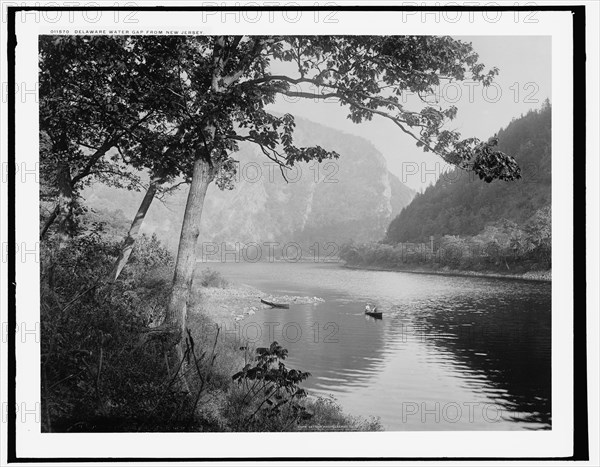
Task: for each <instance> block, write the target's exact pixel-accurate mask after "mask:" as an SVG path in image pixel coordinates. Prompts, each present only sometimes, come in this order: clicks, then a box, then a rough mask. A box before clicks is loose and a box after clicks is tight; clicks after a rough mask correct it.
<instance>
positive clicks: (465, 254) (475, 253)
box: [340, 206, 552, 274]
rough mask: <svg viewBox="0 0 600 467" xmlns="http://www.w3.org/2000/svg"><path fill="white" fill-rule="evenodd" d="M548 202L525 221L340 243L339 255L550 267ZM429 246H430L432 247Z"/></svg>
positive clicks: (503, 269)
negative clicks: (400, 239) (431, 236)
mask: <svg viewBox="0 0 600 467" xmlns="http://www.w3.org/2000/svg"><path fill="white" fill-rule="evenodd" d="M551 217H552V216H551V209H550V206H547V207H544V208H542V209H540V210H538V211H537V212H536V213H535V214H534V215H533V216H532V217H531V219H529V221H528V222H527V223H525V224H524V225H519V224H517V223H515V222H512V221H509V220H506V219H503V220H502V221H500V222H496V223H494V224H491V225H488V226H486V228H485V229H484V230H483V231H482V232H481V233H479V234H478V235H474V236H464V237H461V236H451V235H445V236H443V237H442V238H441V239H439V241H434V242H430V243H398V244H396V245H389V244H386V243H383V242H380V243H363V244H353V243H349V244H345V245H342V246H341V247H340V258H341V259H342V260H343V261H345V262H346V264H347V265H349V266H358V267H384V268H391V269H414V268H422V269H430V270H434V271H435V270H441V269H446V270H455V271H475V272H493V273H505V274H523V273H528V272H532V271H548V270H549V269H551V267H552V230H551ZM432 246H433V248H432Z"/></svg>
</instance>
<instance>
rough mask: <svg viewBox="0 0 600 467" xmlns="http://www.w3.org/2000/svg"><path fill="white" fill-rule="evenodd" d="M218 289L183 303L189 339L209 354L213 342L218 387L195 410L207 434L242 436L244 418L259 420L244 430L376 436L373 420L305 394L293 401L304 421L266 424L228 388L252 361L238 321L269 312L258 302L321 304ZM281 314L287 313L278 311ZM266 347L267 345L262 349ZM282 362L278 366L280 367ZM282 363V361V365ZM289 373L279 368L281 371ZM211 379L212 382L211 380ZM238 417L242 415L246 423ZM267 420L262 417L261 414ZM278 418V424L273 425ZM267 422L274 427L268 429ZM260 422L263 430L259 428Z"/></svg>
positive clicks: (238, 288)
mask: <svg viewBox="0 0 600 467" xmlns="http://www.w3.org/2000/svg"><path fill="white" fill-rule="evenodd" d="M221 283H223V284H226V285H223V286H221V287H211V286H207V287H203V286H198V287H195V288H194V290H193V293H192V297H191V301H190V303H189V305H188V306H189V315H188V326H189V328H190V330H191V333H192V334H193V335H194V337H195V340H197V341H198V342H200V343H201V345H202V346H203V347H206V348H208V349H210V343H211V342H214V348H213V352H214V355H215V356H216V357H215V360H214V368H213V370H212V371H213V375H218V378H217V379H218V380H219V382H218V383H216V384H214V388H213V391H212V393H211V396H210V399H209V400H207V403H206V404H204V405H202V406H201V407H199V413H200V418H201V419H202V420H204V421H206V422H207V423H208V425H210V427H205V428H208V429H209V431H248V430H249V428H248V427H247V426H246V424H247V420H248V418H252V419H253V418H254V417H256V418H258V417H262V418H261V420H260V422H257V421H256V420H254V421H253V423H255V425H256V427H255V428H252V429H250V431H263V430H264V431H382V430H383V426H382V425H381V423H380V421H379V418H377V417H372V416H371V417H360V416H353V415H349V414H348V413H346V412H345V411H344V409H343V407H342V406H341V405H339V404H338V403H337V402H336V400H335V398H333V396H319V395H314V394H310V393H307V394H306V397H305V398H303V399H296V402H295V404H297V407H302V409H301V410H305V411H306V413H307V414H310V417H308V418H306V419H302V420H300V421H297V422H293V423H292V422H291V421H290V420H292V421H293V420H294V419H295V417H296V416H297V415H296V414H295V413H291V414H287V415H281V416H279V418H277V417H276V418H274V419H271V418H269V417H268V416H264V417H263V415H262V412H261V413H260V414H258V409H260V405H258V408H257V403H254V402H253V403H252V404H254V405H251V404H250V402H247V403H244V402H245V400H246V395H247V394H246V393H245V392H244V387H243V386H240V385H237V384H232V382H231V375H234V374H236V373H237V372H239V371H240V369H242V368H243V367H245V366H250V365H251V364H252V362H253V361H254V360H253V358H252V355H254V354H255V346H256V347H257V346H260V344H259V343H254V344H252V343H249V342H247V340H246V339H244V338H243V332H240V330H241V329H243V327H244V322H243V321H244V320H246V319H248V318H250V317H252V316H253V315H258V316H259V315H260V313H261V311H266V310H268V309H270V308H271V307H270V306H269V305H265V304H263V303H261V302H260V300H261V298H262V299H265V300H268V301H273V302H279V303H289V304H317V303H320V302H323V301H324V300H323V299H322V298H319V297H308V296H296V295H276V296H275V295H270V294H266V293H264V292H262V291H261V290H259V289H257V288H255V287H251V286H249V285H246V284H231V283H228V282H227V281H226V280H225V279H223V280H222V281H221ZM283 311H284V312H285V311H287V310H283ZM267 346H268V344H267ZM282 363H283V362H282ZM285 363H287V362H285ZM288 370H289V371H292V369H285V370H284V373H283V374H287V373H285V372H287V371H288ZM213 380H214V377H213ZM240 414H245V415H246V418H244V417H242V416H241V415H240ZM267 415H268V413H267ZM279 419H281V420H279ZM273 420H275V421H277V420H279V421H280V424H279V425H278V424H275V425H273V423H274V422H273ZM263 422H264V425H263V424H262V423H263Z"/></svg>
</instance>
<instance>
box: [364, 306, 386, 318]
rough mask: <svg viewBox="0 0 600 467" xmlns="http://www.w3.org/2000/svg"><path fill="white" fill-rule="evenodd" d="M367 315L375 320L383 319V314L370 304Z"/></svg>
mask: <svg viewBox="0 0 600 467" xmlns="http://www.w3.org/2000/svg"><path fill="white" fill-rule="evenodd" d="M365 315H367V316H371V317H372V318H375V319H383V312H382V311H377V307H376V306H375V305H372V304H370V303H367V305H366V306H365Z"/></svg>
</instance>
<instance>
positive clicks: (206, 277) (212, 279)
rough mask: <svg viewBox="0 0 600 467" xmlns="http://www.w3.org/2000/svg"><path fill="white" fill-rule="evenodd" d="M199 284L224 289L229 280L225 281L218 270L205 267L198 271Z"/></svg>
mask: <svg viewBox="0 0 600 467" xmlns="http://www.w3.org/2000/svg"><path fill="white" fill-rule="evenodd" d="M200 285H201V286H202V287H216V288H220V289H224V288H226V287H228V286H229V282H227V279H225V278H224V277H223V276H222V275H221V273H220V272H218V271H213V270H212V269H210V268H206V269H204V270H203V271H202V272H201V273H200Z"/></svg>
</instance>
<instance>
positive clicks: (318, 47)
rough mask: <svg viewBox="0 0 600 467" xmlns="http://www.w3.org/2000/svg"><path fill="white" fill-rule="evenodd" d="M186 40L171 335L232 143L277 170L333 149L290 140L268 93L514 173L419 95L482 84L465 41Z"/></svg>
mask: <svg viewBox="0 0 600 467" xmlns="http://www.w3.org/2000/svg"><path fill="white" fill-rule="evenodd" d="M189 41H190V43H191V44H192V45H191V47H192V49H194V51H195V54H194V56H193V60H192V62H188V65H189V66H191V70H190V72H189V73H188V74H187V75H188V77H189V82H187V81H186V83H185V85H183V84H182V85H181V87H180V89H179V90H178V94H179V97H180V99H181V107H182V108H184V109H185V111H186V112H188V113H190V114H192V115H194V116H195V117H196V119H195V120H193V121H190V126H191V127H190V128H189V131H187V132H186V138H185V139H186V141H187V143H188V146H189V147H190V148H193V151H194V152H195V160H194V166H193V171H192V176H191V186H190V190H189V194H188V199H187V204H186V209H185V215H184V220H183V225H182V230H181V237H180V243H179V249H178V253H177V261H176V266H175V275H174V279H173V291H172V293H171V296H170V298H169V304H168V307H167V313H166V318H165V323H164V326H163V327H164V329H165V330H168V331H169V332H172V333H173V334H174V336H175V339H174V340H175V341H178V340H179V338H180V336H181V335H183V334H182V333H183V329H184V328H185V320H186V318H185V317H186V301H187V296H188V291H189V288H190V284H191V279H192V273H193V269H194V265H195V261H196V257H195V251H194V249H195V246H196V242H197V239H198V237H199V234H200V231H199V225H200V219H201V215H202V206H203V202H204V198H205V195H206V190H207V188H208V186H209V184H210V183H211V182H212V181H213V180H214V179H215V177H217V174H220V176H221V177H224V178H225V179H226V180H231V173H232V171H233V170H234V168H233V167H234V164H233V162H234V160H233V159H232V154H233V153H234V151H235V150H236V149H237V142H239V141H250V142H253V143H255V144H258V145H259V146H260V148H261V150H262V151H263V153H264V154H265V156H267V157H268V158H270V159H271V160H273V161H275V162H277V163H278V164H279V165H280V167H281V168H282V169H284V168H287V167H290V166H292V165H293V164H294V163H296V162H298V161H309V160H318V161H322V160H323V159H326V158H331V157H337V156H338V155H337V154H335V153H333V152H330V151H327V150H325V149H323V148H320V147H314V148H298V147H296V146H294V144H293V128H294V118H293V116H291V115H289V114H286V115H284V116H283V117H276V116H274V115H272V114H270V113H268V112H267V111H266V109H265V107H266V106H267V105H268V104H270V103H272V102H273V101H274V99H275V97H276V96H277V95H286V96H293V97H299V98H308V99H329V98H334V99H337V100H338V102H339V103H340V105H342V106H344V107H346V108H347V109H348V118H350V119H351V120H352V121H353V122H355V123H361V122H362V121H364V120H371V119H372V118H373V116H375V115H377V116H380V117H383V118H386V119H389V120H391V121H392V122H393V123H394V124H395V125H396V126H397V127H398V128H399V129H400V130H401V131H403V132H404V133H406V134H407V135H409V136H410V137H412V138H414V139H415V140H416V142H417V146H420V147H422V148H423V150H424V151H432V152H435V153H436V154H438V155H440V156H441V157H442V158H443V159H444V160H446V161H448V162H450V163H452V164H454V165H456V166H458V167H461V168H465V169H468V170H472V171H474V172H475V173H477V174H478V176H479V177H480V178H482V179H484V180H485V181H487V182H490V181H492V180H493V179H501V180H513V179H516V178H519V176H520V174H519V167H518V165H517V164H516V162H515V161H514V159H513V158H512V157H510V156H508V155H506V154H504V153H502V152H500V151H498V150H497V149H496V145H497V140H496V139H490V140H489V141H487V142H482V141H479V140H477V139H475V138H467V139H464V140H461V139H460V135H459V134H458V133H457V132H455V131H450V130H446V129H444V123H446V122H447V121H448V120H452V119H453V118H454V117H455V115H456V111H457V109H456V107H454V106H451V107H449V108H447V109H443V108H441V107H439V106H437V105H431V104H430V103H429V102H428V101H427V98H426V97H425V96H426V95H428V94H432V91H433V87H434V86H437V85H439V84H440V82H441V81H442V80H445V79H447V80H464V79H467V78H468V79H473V80H477V81H480V82H482V83H483V85H489V84H490V82H491V81H492V79H493V77H494V76H495V75H496V74H497V70H496V69H492V70H490V71H488V72H485V73H484V65H482V64H479V63H478V56H477V54H475V53H474V51H473V49H472V47H471V45H470V44H467V43H464V42H461V41H457V40H454V39H452V38H449V37H418V36H393V37H390V36H373V37H371V36H369V37H364V36H335V37H334V36H314V37H293V36H247V37H242V36H214V37H206V36H203V37H198V38H196V37H195V38H189ZM273 61H279V62H287V63H290V64H293V65H294V67H295V70H296V72H295V73H294V74H293V76H292V75H287V74H273V73H272V72H271V64H272V62H273ZM293 86H294V87H293ZM306 86H312V87H313V92H309V91H307V90H306ZM409 91H410V92H412V93H416V94H418V95H419V96H420V97H421V100H422V103H423V105H422V108H421V109H420V110H418V111H416V110H408V109H405V107H404V105H403V104H401V102H400V97H401V96H402V95H403V93H405V92H409ZM186 130H187V129H186ZM282 173H284V172H282Z"/></svg>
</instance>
